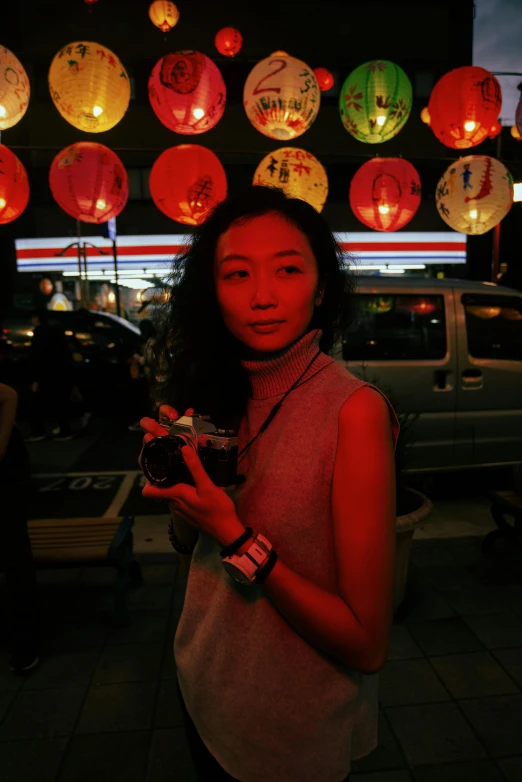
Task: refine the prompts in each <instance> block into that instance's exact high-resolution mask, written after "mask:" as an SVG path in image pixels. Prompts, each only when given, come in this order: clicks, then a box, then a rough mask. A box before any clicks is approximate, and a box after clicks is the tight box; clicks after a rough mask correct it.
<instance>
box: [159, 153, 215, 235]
mask: <svg viewBox="0 0 522 782" xmlns="http://www.w3.org/2000/svg"><path fill="white" fill-rule="evenodd" d="M149 188H150V194H151V196H152V200H153V201H154V203H155V204H156V206H157V207H158V209H159V210H160V211H161V212H163V214H165V215H167V217H170V219H171V220H176V222H178V223H185V224H186V225H200V224H201V223H204V222H205V220H206V219H207V217H208V215H209V213H210V211H211V210H212V209H213V208H214V207H215V206H216V205H217V204H218V203H219V202H220V201H224V200H225V198H226V197H227V176H226V174H225V169H224V168H223V166H222V165H221V162H220V161H219V159H218V158H217V157H216V155H215V154H214V153H213V152H211V151H210V149H207V148H206V147H202V146H200V145H199V144H179V145H178V146H177V147H170V148H169V149H166V150H165V151H164V152H162V153H161V155H160V156H159V158H158V159H157V160H156V162H155V163H154V165H153V166H152V171H151V172H150V179H149Z"/></svg>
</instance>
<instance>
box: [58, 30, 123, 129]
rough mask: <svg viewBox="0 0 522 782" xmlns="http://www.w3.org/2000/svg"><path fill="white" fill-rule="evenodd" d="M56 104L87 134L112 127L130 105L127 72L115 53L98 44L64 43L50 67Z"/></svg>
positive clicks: (64, 114) (70, 120)
mask: <svg viewBox="0 0 522 782" xmlns="http://www.w3.org/2000/svg"><path fill="white" fill-rule="evenodd" d="M49 91H50V93H51V98H52V99H53V103H54V105H55V106H56V108H57V109H58V111H59V112H60V114H61V115H62V117H63V118H64V119H65V120H67V122H69V123H70V124H71V125H73V127H75V128H78V130H85V131H87V132H88V133H102V132H103V131H105V130H110V129H111V128H113V127H114V126H115V125H117V124H118V122H119V121H120V120H121V119H122V117H123V115H124V114H125V112H126V111H127V109H128V107H129V101H130V84H129V77H128V75H127V71H126V70H125V68H124V67H123V65H122V64H121V62H120V60H119V59H118V57H116V55H115V54H114V53H113V52H111V50H110V49H107V47H106V46H102V45H101V44H99V43H93V42H91V41H89V42H87V41H80V42H76V43H70V44H68V45H67V46H64V48H63V49H61V50H60V51H59V52H58V54H57V55H56V56H55V57H54V59H53V61H52V63H51V67H50V68H49Z"/></svg>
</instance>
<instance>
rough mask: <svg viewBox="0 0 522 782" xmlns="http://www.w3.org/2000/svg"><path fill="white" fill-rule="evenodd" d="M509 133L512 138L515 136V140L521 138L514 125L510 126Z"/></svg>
mask: <svg viewBox="0 0 522 782" xmlns="http://www.w3.org/2000/svg"><path fill="white" fill-rule="evenodd" d="M511 135H512V136H513V138H516V140H517V141H520V139H521V136H520V131H519V129H518V128H517V126H516V125H512V126H511Z"/></svg>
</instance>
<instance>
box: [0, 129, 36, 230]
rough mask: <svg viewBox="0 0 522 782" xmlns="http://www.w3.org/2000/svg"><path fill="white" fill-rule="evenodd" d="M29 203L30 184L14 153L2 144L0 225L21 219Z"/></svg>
mask: <svg viewBox="0 0 522 782" xmlns="http://www.w3.org/2000/svg"><path fill="white" fill-rule="evenodd" d="M28 201H29V182H28V179H27V172H26V170H25V168H24V166H23V164H22V163H21V162H20V160H18V158H17V157H16V155H15V154H14V152H11V150H10V149H8V148H7V147H6V146H5V145H4V144H0V225H5V224H6V223H11V222H12V221H13V220H16V218H17V217H20V215H21V214H22V212H23V211H24V209H25V207H26V206H27V203H28Z"/></svg>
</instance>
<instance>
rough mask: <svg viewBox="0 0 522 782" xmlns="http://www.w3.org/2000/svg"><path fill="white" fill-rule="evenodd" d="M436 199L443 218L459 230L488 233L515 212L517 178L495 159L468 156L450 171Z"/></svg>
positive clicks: (445, 176) (445, 174) (439, 186)
mask: <svg viewBox="0 0 522 782" xmlns="http://www.w3.org/2000/svg"><path fill="white" fill-rule="evenodd" d="M435 199H436V202H437V209H438V210H439V214H440V216H441V217H442V219H443V220H444V222H446V223H447V224H448V225H449V226H450V227H451V228H453V229H454V230H455V231H460V232H462V233H465V234H484V233H486V232H487V231H490V230H491V229H492V228H494V227H495V226H496V225H497V224H498V223H500V221H501V220H502V219H503V218H504V217H505V216H506V214H507V213H508V212H509V210H510V209H511V205H512V203H513V178H512V176H511V174H510V173H509V171H508V170H507V168H506V167H505V166H504V165H502V163H500V162H499V161H498V160H495V158H492V157H488V156H487V155H468V156H467V157H462V158H459V160H456V161H455V162H454V163H452V164H451V165H450V166H449V167H448V168H447V170H446V171H445V173H444V174H443V176H442V177H441V179H440V180H439V184H438V185H437V190H436V193H435Z"/></svg>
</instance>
